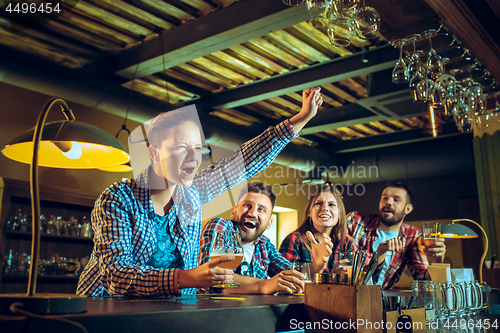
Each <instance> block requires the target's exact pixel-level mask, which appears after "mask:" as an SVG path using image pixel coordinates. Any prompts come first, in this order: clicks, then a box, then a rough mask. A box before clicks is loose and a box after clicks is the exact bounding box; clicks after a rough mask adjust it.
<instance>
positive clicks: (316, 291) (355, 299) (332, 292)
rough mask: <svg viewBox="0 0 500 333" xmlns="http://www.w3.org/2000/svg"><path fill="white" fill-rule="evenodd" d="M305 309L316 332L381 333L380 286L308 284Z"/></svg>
mask: <svg viewBox="0 0 500 333" xmlns="http://www.w3.org/2000/svg"><path fill="white" fill-rule="evenodd" d="M304 305H305V307H306V311H307V313H308V315H309V317H310V318H311V321H312V322H314V323H319V324H322V323H323V324H326V325H319V326H320V328H319V329H316V331H317V332H332V331H342V332H359V333H382V328H383V322H382V320H383V316H382V291H381V289H380V286H367V285H355V286H353V285H343V284H306V288H305V296H304ZM352 323H354V325H353V324H352ZM327 328H328V329H327Z"/></svg>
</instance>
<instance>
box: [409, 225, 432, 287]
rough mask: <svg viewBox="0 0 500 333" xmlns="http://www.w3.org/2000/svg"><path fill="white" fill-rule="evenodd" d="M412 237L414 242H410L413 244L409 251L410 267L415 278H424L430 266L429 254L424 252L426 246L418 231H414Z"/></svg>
mask: <svg viewBox="0 0 500 333" xmlns="http://www.w3.org/2000/svg"><path fill="white" fill-rule="evenodd" d="M419 231H420V230H419ZM410 237H411V242H412V243H410V244H413V246H412V248H411V249H410V251H409V252H408V253H409V258H408V268H409V269H410V270H411V272H412V275H413V279H415V280H424V279H425V272H426V271H427V267H428V266H429V261H428V259H427V255H426V254H425V252H424V250H425V246H424V244H423V241H422V237H420V236H418V233H413V234H412V235H411V236H410ZM406 241H407V242H408V238H407V239H406Z"/></svg>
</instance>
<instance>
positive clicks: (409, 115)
mask: <svg viewBox="0 0 500 333" xmlns="http://www.w3.org/2000/svg"><path fill="white" fill-rule="evenodd" d="M37 2H38V3H40V1H37ZM52 2H53V1H52ZM64 2H65V3H66V4H67V5H68V6H67V7H66V8H67V11H66V12H65V14H64V15H61V16H60V17H58V18H56V19H53V20H49V21H47V22H46V23H44V24H40V25H35V26H32V27H29V22H28V23H26V22H20V24H25V26H19V25H18V26H16V27H15V31H13V26H12V22H13V21H12V17H9V16H8V15H7V14H6V12H5V11H4V10H2V11H1V12H0V45H1V49H0V61H1V59H2V57H8V56H10V58H11V59H12V58H16V59H19V60H18V62H19V65H20V66H22V65H23V63H22V62H25V63H26V61H30V60H32V61H34V62H35V63H36V62H37V61H42V59H43V60H48V61H50V62H52V63H54V64H55V66H56V67H54V68H61V71H62V70H63V69H64V70H66V72H67V73H71V71H73V72H74V73H78V74H79V75H85V76H86V77H92V78H94V79H96V80H103V81H106V82H107V84H110V85H115V86H117V87H118V86H121V87H124V88H126V89H129V90H134V91H135V92H137V93H139V94H142V95H144V96H149V97H151V98H152V99H157V100H159V101H161V102H162V103H163V104H164V105H165V109H175V108H178V107H181V106H183V105H187V104H193V103H194V104H196V106H197V108H198V110H199V111H200V112H204V113H208V114H210V115H213V116H216V117H219V118H222V119H223V120H224V121H226V122H228V123H231V124H235V125H241V126H243V127H245V128H250V127H252V126H256V125H259V126H260V127H262V126H267V125H270V124H274V123H277V122H278V121H280V120H282V119H284V118H287V117H290V116H291V115H293V114H295V113H297V112H298V111H299V110H300V105H301V94H300V92H301V90H302V89H304V88H307V87H310V86H317V85H320V86H321V87H322V93H323V96H324V101H325V103H324V104H323V106H322V110H321V112H320V114H318V116H317V117H316V118H315V119H314V120H313V121H312V122H311V123H310V124H309V125H308V127H306V128H305V129H304V131H303V132H302V134H303V135H302V136H301V138H300V139H299V140H297V141H298V142H297V143H299V144H306V145H310V146H318V145H319V147H327V149H328V151H330V152H347V151H353V150H359V149H366V148H372V147H381V146H384V145H388V144H394V143H395V142H411V141H415V140H426V139H428V138H430V136H429V135H428V134H425V133H423V131H422V129H421V127H422V124H423V121H422V117H421V112H422V111H421V106H420V105H416V104H413V103H412V102H411V100H410V95H409V91H408V86H407V85H396V84H393V83H392V82H391V78H390V75H391V71H392V68H393V66H394V63H395V61H396V59H397V58H398V56H399V52H398V51H397V50H396V49H394V48H393V47H392V46H391V45H390V43H389V41H390V40H392V39H394V38H402V37H405V36H407V35H410V34H414V33H421V32H422V31H424V30H426V29H437V28H439V26H440V21H444V23H445V24H446V26H447V28H448V29H449V30H450V31H451V32H453V33H454V34H455V35H457V36H458V38H459V39H460V41H461V42H463V43H464V45H466V46H467V47H468V48H470V49H471V51H472V53H473V55H474V56H475V57H477V58H478V59H479V61H480V62H481V64H482V65H483V66H484V67H485V68H486V69H488V70H489V72H490V73H491V75H492V77H495V78H496V79H497V80H499V82H500V65H499V61H500V49H499V46H498V45H499V44H500V43H499V40H500V38H499V33H498V32H497V31H498V30H499V29H498V28H497V27H498V26H500V25H498V22H499V21H500V20H499V15H498V13H499V12H500V10H499V7H500V6H499V5H498V1H496V0H441V1H438V0H412V1H401V0H365V2H366V5H369V6H372V7H374V8H376V9H377V10H378V12H379V13H380V16H381V21H382V25H381V26H382V29H381V34H380V35H379V37H378V38H376V39H374V40H369V41H366V40H361V39H354V40H353V41H352V43H351V45H350V46H348V47H345V48H344V47H334V46H332V44H331V43H330V41H329V38H328V36H327V33H326V29H318V28H314V27H312V26H311V25H310V24H309V23H308V19H309V15H308V13H307V10H306V8H305V5H300V6H297V7H287V6H285V5H284V4H283V3H282V2H281V0H239V1H237V0H165V1H159V0H86V1H69V0H67V1H64ZM7 3H8V1H5V0H4V6H5V5H6V4H7ZM4 8H5V7H4ZM495 23H497V25H495ZM26 24H27V26H26ZM18 55H27V58H26V57H21V56H18ZM57 66H59V67H57ZM0 79H1V78H0ZM61 97H63V98H64V96H61ZM130 98H131V95H130V94H129V95H127V96H123V100H124V101H127V100H129V99H130ZM119 113H120V112H119ZM126 113H127V110H126V108H124V109H122V110H121V114H122V115H123V116H124V117H125V115H126ZM128 116H129V117H130V118H133V119H134V120H138V121H145V120H147V119H149V118H151V115H150V114H144V115H142V116H141V115H140V114H139V115H138V114H136V113H131V114H128ZM439 122H440V124H441V126H442V135H456V134H458V131H457V129H456V127H455V126H454V124H453V122H451V121H450V119H447V118H446V117H445V116H442V117H441V118H440V119H439ZM380 134H386V135H383V136H381V135H380ZM352 139H358V140H352Z"/></svg>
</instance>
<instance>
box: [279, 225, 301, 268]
mask: <svg viewBox="0 0 500 333" xmlns="http://www.w3.org/2000/svg"><path fill="white" fill-rule="evenodd" d="M301 242H302V240H301V239H300V234H299V233H297V232H292V233H290V234H288V236H286V237H285V239H283V241H282V242H281V246H280V253H281V254H282V255H283V257H285V258H286V259H287V260H288V261H290V262H294V261H299V260H301V258H300V254H299V251H298V248H299V245H300V243H301Z"/></svg>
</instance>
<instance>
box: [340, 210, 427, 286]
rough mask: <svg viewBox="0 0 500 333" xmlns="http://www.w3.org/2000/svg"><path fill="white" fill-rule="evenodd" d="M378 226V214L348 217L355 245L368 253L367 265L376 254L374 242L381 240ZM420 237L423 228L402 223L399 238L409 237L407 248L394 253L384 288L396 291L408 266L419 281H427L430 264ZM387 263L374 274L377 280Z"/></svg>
mask: <svg viewBox="0 0 500 333" xmlns="http://www.w3.org/2000/svg"><path fill="white" fill-rule="evenodd" d="M378 224H379V218H378V215H376V214H361V213H359V212H352V213H349V215H348V216H347V232H348V234H349V235H351V236H352V237H353V243H354V246H355V247H357V248H358V249H362V250H365V251H366V252H367V256H366V260H365V262H364V263H363V264H364V265H366V264H368V261H369V260H370V259H371V257H372V256H373V253H374V252H375V251H374V250H373V243H374V242H375V239H376V238H377V227H378ZM420 234H421V231H420V229H419V228H417V227H414V226H411V225H408V224H406V223H403V224H401V228H400V229H399V236H400V237H404V238H405V248H404V250H402V251H397V252H392V257H391V263H390V265H389V267H388V268H387V271H386V273H385V278H384V282H383V283H382V289H392V288H394V286H395V285H396V283H398V281H399V279H400V278H401V274H402V273H403V270H404V268H405V266H406V265H408V268H409V269H410V271H411V272H412V275H413V278H414V279H415V280H423V279H425V272H426V271H427V266H429V262H428V261H427V256H426V255H425V253H424V248H423V246H422V244H421V241H420V240H419V237H420ZM383 264H384V262H382V263H381V264H380V265H379V266H378V267H377V270H376V271H375V273H374V274H373V277H374V279H375V280H376V279H377V277H378V275H379V274H380V270H381V268H382V266H383Z"/></svg>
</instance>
